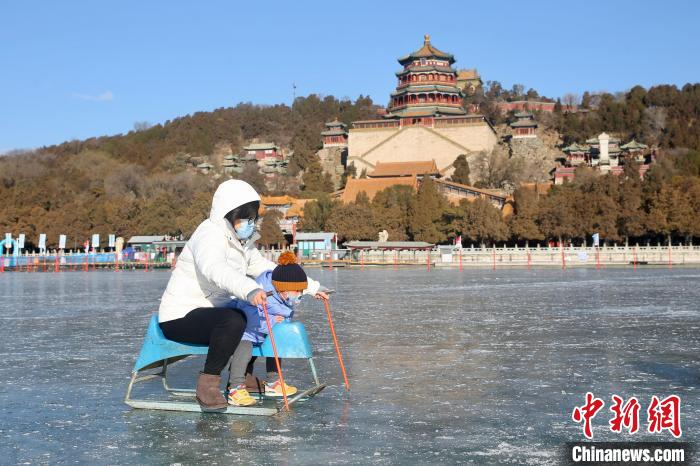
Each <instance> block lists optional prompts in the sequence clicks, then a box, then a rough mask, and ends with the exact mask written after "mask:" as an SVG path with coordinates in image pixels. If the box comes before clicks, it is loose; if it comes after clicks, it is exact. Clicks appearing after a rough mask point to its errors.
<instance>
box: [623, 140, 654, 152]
mask: <svg viewBox="0 0 700 466" xmlns="http://www.w3.org/2000/svg"><path fill="white" fill-rule="evenodd" d="M648 147H649V146H647V145H646V144H642V143H641V142H637V141H635V140H634V139H632V140H631V141H630V142H628V143H627V144H625V145H624V146H620V149H624V150H644V149H648Z"/></svg>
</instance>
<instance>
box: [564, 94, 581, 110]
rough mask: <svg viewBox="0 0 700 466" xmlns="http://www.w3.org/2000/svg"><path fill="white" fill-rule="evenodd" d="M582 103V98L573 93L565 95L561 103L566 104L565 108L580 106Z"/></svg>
mask: <svg viewBox="0 0 700 466" xmlns="http://www.w3.org/2000/svg"><path fill="white" fill-rule="evenodd" d="M580 101H581V98H580V97H579V95H578V94H574V93H571V92H569V93H567V94H564V97H562V98H561V103H562V104H564V106H565V107H573V106H575V105H578V103H579V102H580Z"/></svg>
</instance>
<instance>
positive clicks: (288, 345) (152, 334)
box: [124, 314, 326, 416]
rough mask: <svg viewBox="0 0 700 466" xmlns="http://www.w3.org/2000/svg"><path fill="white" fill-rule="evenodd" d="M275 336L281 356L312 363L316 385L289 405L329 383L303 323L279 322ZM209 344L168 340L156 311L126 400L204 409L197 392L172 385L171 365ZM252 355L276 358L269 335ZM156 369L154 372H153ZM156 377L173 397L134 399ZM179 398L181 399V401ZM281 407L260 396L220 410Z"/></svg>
mask: <svg viewBox="0 0 700 466" xmlns="http://www.w3.org/2000/svg"><path fill="white" fill-rule="evenodd" d="M272 331H273V337H274V340H275V343H276V346H277V354H278V356H279V357H280V358H283V359H290V358H297V359H298V358H301V359H306V360H308V362H309V367H310V368H311V375H312V377H313V380H314V384H315V385H314V386H313V387H311V388H309V389H307V390H300V391H299V392H298V393H296V394H295V395H294V396H293V397H290V398H289V400H288V401H289V404H290V405H291V404H292V403H296V402H297V401H299V400H302V399H307V398H309V397H311V396H313V395H315V394H317V393H318V392H320V391H321V390H323V389H324V388H325V387H326V386H325V384H321V383H320V381H319V379H318V374H317V372H316V366H315V365H314V361H313V353H312V349H311V343H310V342H309V338H308V336H307V335H306V329H305V328H304V325H303V324H302V323H301V322H286V321H285V322H280V323H278V324H276V325H274V326H273V327H272ZM208 349H209V347H208V346H206V345H194V344H188V343H179V342H176V341H172V340H168V339H167V338H165V335H163V331H162V330H161V329H160V326H159V325H158V315H157V314H154V315H153V316H152V317H151V320H150V322H149V324H148V330H147V331H146V337H145V339H144V342H143V346H142V347H141V352H140V353H139V357H138V359H137V360H136V363H135V364H134V369H133V370H132V372H131V380H130V381H129V386H128V388H127V391H126V397H125V398H124V402H125V403H126V404H128V405H129V406H131V407H133V408H139V409H156V410H165V411H189V412H201V411H202V410H201V408H200V406H199V403H197V402H196V401H194V400H187V398H193V397H194V393H195V391H194V390H193V389H187V388H173V387H170V385H169V384H168V378H167V374H168V366H170V365H172V364H173V363H175V362H177V361H179V360H181V359H184V358H187V357H188V356H193V355H206V354H207V351H208ZM253 356H264V357H273V356H274V353H273V349H272V344H271V342H270V338H269V337H268V338H266V339H265V341H264V342H263V343H262V344H260V345H254V346H253ZM154 371H155V372H154ZM154 378H160V379H161V381H162V383H163V388H165V390H166V392H167V393H168V395H169V396H170V399H168V400H163V401H156V400H138V399H133V398H131V391H132V389H133V388H134V385H135V384H136V383H138V382H145V381H147V380H151V379H154ZM177 398H180V399H179V400H178V399H177ZM183 398H184V399H183ZM280 409H281V407H280V405H278V403H277V402H276V401H274V400H270V399H260V400H259V402H258V404H257V405H254V406H228V407H227V408H226V410H225V411H217V412H221V413H224V414H247V415H258V416H271V415H273V414H276V413H278V412H279V411H280Z"/></svg>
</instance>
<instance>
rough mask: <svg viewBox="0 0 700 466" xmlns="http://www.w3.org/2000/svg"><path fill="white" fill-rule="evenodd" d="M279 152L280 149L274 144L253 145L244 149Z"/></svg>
mask: <svg viewBox="0 0 700 466" xmlns="http://www.w3.org/2000/svg"><path fill="white" fill-rule="evenodd" d="M269 149H274V150H279V147H278V146H277V145H276V144H275V143H274V142H260V143H253V144H250V145H248V146H246V147H244V148H243V150H269Z"/></svg>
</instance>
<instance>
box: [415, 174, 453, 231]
mask: <svg viewBox="0 0 700 466" xmlns="http://www.w3.org/2000/svg"><path fill="white" fill-rule="evenodd" d="M446 207H447V201H446V200H445V198H444V197H443V196H442V195H441V194H440V193H439V192H438V191H437V188H436V186H435V182H434V181H433V179H432V178H431V177H429V176H424V177H423V180H422V181H421V185H420V188H419V189H418V193H417V194H416V197H415V198H414V200H413V202H412V203H411V207H410V209H409V220H410V224H409V231H410V233H411V236H412V237H413V240H414V241H427V242H428V243H439V242H441V241H444V240H445V239H446V235H445V233H444V231H441V229H440V225H439V223H438V222H439V221H440V219H441V218H442V216H443V214H444V213H445V210H446Z"/></svg>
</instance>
